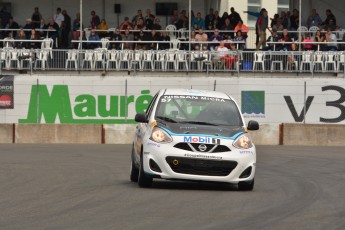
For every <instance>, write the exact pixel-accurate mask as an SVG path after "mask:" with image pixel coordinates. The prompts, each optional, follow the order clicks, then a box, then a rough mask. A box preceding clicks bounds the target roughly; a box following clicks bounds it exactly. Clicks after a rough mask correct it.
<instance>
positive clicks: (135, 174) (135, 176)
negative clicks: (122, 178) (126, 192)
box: [130, 146, 139, 182]
mask: <svg viewBox="0 0 345 230" xmlns="http://www.w3.org/2000/svg"><path fill="white" fill-rule="evenodd" d="M138 176H139V169H138V168H137V167H136V166H135V163H134V147H133V146H132V155H131V173H130V179H131V181H132V182H137V181H138Z"/></svg>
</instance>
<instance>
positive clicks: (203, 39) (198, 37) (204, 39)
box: [195, 29, 207, 42]
mask: <svg viewBox="0 0 345 230" xmlns="http://www.w3.org/2000/svg"><path fill="white" fill-rule="evenodd" d="M195 41H197V42H207V34H206V33H204V31H203V30H202V29H199V33H197V34H196V35H195Z"/></svg>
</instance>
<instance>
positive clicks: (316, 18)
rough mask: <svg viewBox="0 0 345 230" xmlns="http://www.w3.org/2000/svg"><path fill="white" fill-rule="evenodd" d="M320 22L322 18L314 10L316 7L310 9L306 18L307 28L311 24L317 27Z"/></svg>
mask: <svg viewBox="0 0 345 230" xmlns="http://www.w3.org/2000/svg"><path fill="white" fill-rule="evenodd" d="M321 24H322V20H321V18H320V16H319V14H318V13H317V12H316V9H312V10H311V15H310V16H309V17H308V19H307V26H308V28H310V27H312V26H317V27H319V26H320V25H321Z"/></svg>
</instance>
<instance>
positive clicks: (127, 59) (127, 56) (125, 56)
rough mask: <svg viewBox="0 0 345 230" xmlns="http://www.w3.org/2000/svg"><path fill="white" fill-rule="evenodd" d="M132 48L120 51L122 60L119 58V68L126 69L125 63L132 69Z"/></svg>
mask: <svg viewBox="0 0 345 230" xmlns="http://www.w3.org/2000/svg"><path fill="white" fill-rule="evenodd" d="M131 55H132V51H131V50H122V51H121V53H120V60H119V69H122V68H123V69H125V64H126V65H127V69H129V70H130V68H131Z"/></svg>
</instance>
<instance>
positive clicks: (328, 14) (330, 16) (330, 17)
mask: <svg viewBox="0 0 345 230" xmlns="http://www.w3.org/2000/svg"><path fill="white" fill-rule="evenodd" d="M330 20H333V22H334V24H335V25H336V24H337V20H336V18H335V16H334V14H333V13H332V11H331V10H330V9H327V10H326V19H325V21H324V22H323V23H322V24H321V25H323V26H325V25H329V21H330Z"/></svg>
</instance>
